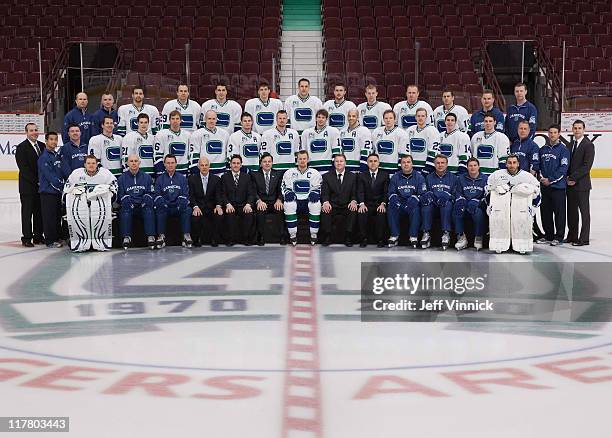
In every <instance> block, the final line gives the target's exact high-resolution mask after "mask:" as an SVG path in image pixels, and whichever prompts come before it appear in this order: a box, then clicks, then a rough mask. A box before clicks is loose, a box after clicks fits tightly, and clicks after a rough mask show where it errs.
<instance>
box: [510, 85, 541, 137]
mask: <svg viewBox="0 0 612 438" xmlns="http://www.w3.org/2000/svg"><path fill="white" fill-rule="evenodd" d="M526 96H527V85H525V84H523V83H518V84H516V85H515V86H514V97H516V103H515V104H513V105H508V111H506V123H505V126H504V130H505V132H506V135H507V136H508V138H509V139H510V143H513V142H514V141H515V140H516V139H517V138H518V124H519V122H520V121H521V120H525V121H527V122H528V123H529V138H530V139H532V140H533V137H535V133H536V125H537V124H538V109H537V108H536V107H535V105H534V104H533V103H531V102H529V101H528V100H527V98H526Z"/></svg>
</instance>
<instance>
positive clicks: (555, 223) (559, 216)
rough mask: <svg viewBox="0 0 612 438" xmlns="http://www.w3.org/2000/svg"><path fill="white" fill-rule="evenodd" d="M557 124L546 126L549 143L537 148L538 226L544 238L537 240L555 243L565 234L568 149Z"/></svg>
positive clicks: (554, 244) (561, 239)
mask: <svg viewBox="0 0 612 438" xmlns="http://www.w3.org/2000/svg"><path fill="white" fill-rule="evenodd" d="M560 131H561V127H560V126H559V125H551V126H550V128H548V138H549V144H546V145H544V146H542V147H541V148H540V184H541V190H542V204H541V207H542V226H543V228H544V238H542V239H540V240H538V243H546V242H550V244H551V245H553V246H557V245H560V244H561V243H562V242H563V237H564V235H565V217H566V216H565V214H566V213H565V188H566V187H567V181H566V176H567V169H568V168H569V161H570V152H569V149H568V148H567V147H565V145H564V144H563V143H561V141H560V140H559V138H560Z"/></svg>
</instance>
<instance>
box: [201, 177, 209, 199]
mask: <svg viewBox="0 0 612 438" xmlns="http://www.w3.org/2000/svg"><path fill="white" fill-rule="evenodd" d="M207 186H208V178H202V189H204V196H206V188H207Z"/></svg>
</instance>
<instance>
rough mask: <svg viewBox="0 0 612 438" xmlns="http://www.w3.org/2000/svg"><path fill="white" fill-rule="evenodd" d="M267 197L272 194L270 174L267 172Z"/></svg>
mask: <svg viewBox="0 0 612 438" xmlns="http://www.w3.org/2000/svg"><path fill="white" fill-rule="evenodd" d="M265 175H266V195H267V194H268V193H270V173H269V172H266V173H265Z"/></svg>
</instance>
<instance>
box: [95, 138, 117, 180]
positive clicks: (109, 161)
mask: <svg viewBox="0 0 612 438" xmlns="http://www.w3.org/2000/svg"><path fill="white" fill-rule="evenodd" d="M122 140H123V138H122V137H121V136H120V135H111V136H110V137H107V136H106V135H104V134H99V135H96V136H94V137H92V138H91V140H89V154H90V155H95V156H96V158H97V159H98V160H99V161H100V166H102V167H104V168H105V169H108V170H110V171H111V173H112V174H113V175H120V174H121V172H123V160H122V159H121V142H122Z"/></svg>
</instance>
